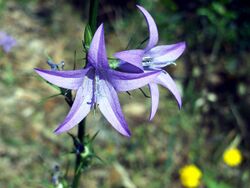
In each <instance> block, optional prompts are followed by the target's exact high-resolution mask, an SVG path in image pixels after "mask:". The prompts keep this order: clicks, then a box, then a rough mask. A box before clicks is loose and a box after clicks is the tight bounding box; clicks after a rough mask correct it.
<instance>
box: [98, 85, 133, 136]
mask: <svg viewBox="0 0 250 188" xmlns="http://www.w3.org/2000/svg"><path fill="white" fill-rule="evenodd" d="M100 87H101V88H100V89H101V95H99V96H98V99H97V103H98V104H99V109H100V111H101V113H102V114H103V115H104V117H105V118H106V119H107V120H108V122H109V123H110V124H111V125H112V126H113V127H114V128H115V129H116V130H117V131H118V132H119V133H121V134H123V135H124V136H130V131H129V128H128V125H127V122H126V120H125V118H124V116H123V114H122V110H121V106H120V103H119V99H118V96H117V93H116V91H115V89H114V88H113V87H112V86H111V85H110V83H109V82H108V81H106V80H100Z"/></svg>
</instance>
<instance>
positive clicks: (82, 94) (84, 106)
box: [54, 76, 93, 134]
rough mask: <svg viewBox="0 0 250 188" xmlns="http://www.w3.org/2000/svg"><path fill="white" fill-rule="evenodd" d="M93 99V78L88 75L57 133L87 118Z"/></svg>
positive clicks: (56, 130)
mask: <svg viewBox="0 0 250 188" xmlns="http://www.w3.org/2000/svg"><path fill="white" fill-rule="evenodd" d="M92 100H93V80H92V79H91V78H88V77H87V76H86V77H85V78H84V84H83V86H81V87H80V88H79V89H78V90H77V93H76V97H75V100H74V103H73V105H72V107H71V109H70V111H69V113H68V115H67V116H66V118H65V119H64V121H63V122H62V123H61V124H60V125H59V126H58V127H57V128H56V129H55V131H54V132H55V134H60V133H62V132H66V131H68V130H70V129H71V128H73V127H74V126H75V125H77V124H78V123H79V122H80V121H81V120H82V119H83V118H85V117H86V116H87V115H88V113H89V112H90V110H91V107H92V106H93V104H92Z"/></svg>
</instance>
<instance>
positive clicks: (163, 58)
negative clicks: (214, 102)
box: [114, 5, 186, 120]
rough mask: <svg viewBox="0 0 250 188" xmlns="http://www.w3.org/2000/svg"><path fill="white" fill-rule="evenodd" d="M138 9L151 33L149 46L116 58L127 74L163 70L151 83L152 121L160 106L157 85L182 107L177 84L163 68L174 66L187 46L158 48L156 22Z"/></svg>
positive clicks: (176, 45) (125, 52)
mask: <svg viewBox="0 0 250 188" xmlns="http://www.w3.org/2000/svg"><path fill="white" fill-rule="evenodd" d="M137 7H138V8H139V10H140V11H141V12H142V14H143V15H144V17H145V19H146V21H147V26H148V31H149V41H148V44H147V46H146V48H145V49H135V50H127V51H122V52H117V53H115V54H114V56H115V57H116V58H118V59H120V60H121V64H120V65H121V66H120V69H123V70H126V71H127V72H151V71H154V70H161V74H159V75H158V76H157V78H156V79H155V80H154V81H152V82H151V83H149V89H150V94H151V103H152V106H151V113H150V120H152V119H153V117H154V116H155V113H156V111H157V108H158V104H159V90H158V86H157V84H160V85H162V86H164V87H166V88H168V89H169V91H170V92H171V93H172V94H173V95H174V97H175V99H176V101H177V103H178V106H179V108H180V107H181V103H182V102H181V96H180V93H179V91H178V89H177V87H176V84H175V82H174V81H173V79H172V78H171V77H170V75H169V74H168V73H167V72H166V71H164V70H162V68H163V67H165V66H167V65H170V64H174V63H173V62H174V61H175V60H176V59H177V58H178V57H179V56H180V55H181V54H182V53H183V51H184V49H185V47H186V44H185V42H180V43H177V44H171V45H159V46H156V44H157V43H158V30H157V26H156V24H155V21H154V19H153V18H152V16H151V15H150V14H149V13H148V12H147V11H146V10H145V9H144V8H143V7H141V6H138V5H137Z"/></svg>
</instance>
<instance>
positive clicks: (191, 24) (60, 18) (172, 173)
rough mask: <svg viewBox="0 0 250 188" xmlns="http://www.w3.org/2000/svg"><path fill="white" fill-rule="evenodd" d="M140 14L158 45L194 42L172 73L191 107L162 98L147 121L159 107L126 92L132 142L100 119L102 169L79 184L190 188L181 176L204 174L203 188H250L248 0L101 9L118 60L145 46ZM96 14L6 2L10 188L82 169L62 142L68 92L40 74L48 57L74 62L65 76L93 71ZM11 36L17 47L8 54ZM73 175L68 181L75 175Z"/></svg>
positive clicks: (1, 57) (62, 0) (148, 1)
mask: <svg viewBox="0 0 250 188" xmlns="http://www.w3.org/2000/svg"><path fill="white" fill-rule="evenodd" d="M136 4H140V5H141V6H143V7H145V8H146V9H147V10H148V11H149V12H150V14H151V15H152V16H153V18H154V19H155V21H156V23H157V26H158V30H159V36H160V41H159V44H173V43H177V42H180V41H186V43H187V48H186V50H185V52H184V54H183V55H182V56H181V58H179V59H178V60H177V61H176V64H177V66H169V67H166V70H167V71H168V72H169V73H170V74H171V75H172V76H173V77H174V79H175V80H176V82H177V84H178V87H179V89H180V91H181V93H182V96H183V107H182V109H181V110H178V107H177V105H176V103H175V101H174V98H173V97H172V95H171V94H170V93H169V92H168V91H167V90H166V89H163V88H161V90H160V105H159V109H158V112H157V114H156V117H155V118H154V120H153V121H152V122H149V121H148V117H149V112H150V99H148V98H145V97H144V96H143V94H142V93H141V92H140V91H134V92H132V93H131V96H129V95H127V94H126V93H125V94H124V93H123V94H121V95H120V99H121V104H122V106H123V111H124V113H125V116H126V119H127V121H128V124H129V126H130V129H131V131H132V137H131V138H129V139H128V138H124V137H122V136H121V135H119V134H118V133H117V132H116V131H114V129H113V128H112V127H111V126H110V125H109V124H108V123H107V121H106V120H105V119H104V118H103V117H102V115H101V114H100V113H99V112H97V113H96V114H94V113H93V112H91V113H90V115H89V116H88V118H87V133H88V134H90V135H94V134H95V133H96V131H98V130H100V132H99V134H98V136H97V138H96V139H95V142H94V148H95V152H96V153H97V154H98V156H99V157H100V158H101V159H102V160H103V161H104V163H103V162H101V161H99V160H97V159H96V160H94V161H93V163H92V166H91V168H90V169H88V170H87V171H86V172H85V173H84V175H83V176H82V181H81V186H82V187H90V188H97V187H98V188H99V187H103V188H108V187H115V188H120V187H125V188H135V187H139V188H140V187H148V188H162V187H166V188H180V187H183V185H182V182H181V180H180V177H179V171H180V169H181V168H182V167H184V166H186V165H189V164H194V165H196V166H197V167H198V168H199V170H200V171H201V173H202V178H201V181H200V183H199V185H198V186H197V187H207V188H235V187H242V188H249V186H250V171H249V169H250V124H249V123H250V114H249V105H250V95H249V94H250V89H249V87H248V86H249V83H250V77H249V72H250V61H249V59H250V53H249V52H250V51H249V50H250V45H249V39H250V22H249V18H250V7H249V6H247V4H246V2H245V1H241V0H210V1H208V0H197V1H184V0H175V1H174V0H137V1H136V0H128V1H115V0H100V7H99V16H98V19H99V23H101V22H104V26H105V40H106V44H107V51H108V55H109V57H112V54H113V53H114V52H116V51H120V50H124V49H125V48H126V47H127V46H128V45H129V47H130V48H134V47H136V46H138V44H139V43H140V42H141V41H143V40H144V39H145V38H146V37H147V35H148V32H147V27H146V23H145V20H144V18H143V16H142V15H141V13H140V12H139V11H138V10H137V8H136V6H135V5H136ZM88 7H89V1H81V0H69V1H66V0H16V1H15V0H8V1H7V0H0V106H1V109H0V187H7V188H12V187H53V186H51V185H52V183H51V182H52V180H51V179H52V178H51V177H52V174H53V172H54V171H55V168H56V171H57V173H59V175H58V176H59V177H60V176H63V175H64V174H65V169H67V168H68V166H72V167H73V164H74V156H73V155H72V154H69V151H71V147H72V140H71V138H70V137H69V136H68V135H67V134H62V135H59V136H56V135H54V134H53V130H54V129H55V128H56V127H57V125H58V124H59V123H60V122H61V121H62V120H63V119H64V117H65V115H66V114H67V112H68V110H69V108H68V105H67V104H66V103H65V101H64V98H63V97H62V96H57V97H51V96H53V95H57V94H58V93H59V91H58V90H57V89H55V88H53V87H51V86H50V85H48V84H46V83H45V82H44V81H43V80H42V79H40V78H39V77H38V75H36V74H35V72H34V70H33V68H35V67H39V68H45V69H49V66H48V65H47V64H46V61H47V58H48V56H49V57H51V58H52V59H53V61H54V62H56V63H59V62H61V61H62V60H64V61H65V66H64V68H65V69H66V70H69V69H72V68H73V66H74V59H75V60H76V66H77V67H78V68H80V67H82V66H83V59H82V58H83V57H85V54H84V52H83V48H82V39H83V33H84V27H85V25H86V22H87V20H88ZM4 37H5V38H8V37H9V38H8V40H9V41H11V44H13V45H14V47H13V48H11V47H12V46H11V47H10V46H9V47H8V46H7V47H6V46H4V42H1V38H2V40H3V38H4ZM75 51H76V57H75V58H74V52H75ZM144 91H145V92H146V93H149V92H148V91H147V88H145V89H144ZM76 130H77V129H76V128H74V129H72V131H71V132H72V133H76ZM231 147H233V148H238V149H239V151H240V152H241V155H242V157H243V160H242V162H241V163H240V164H238V165H237V166H235V167H230V166H228V165H227V164H226V163H225V161H223V153H224V152H225V151H226V150H227V149H228V148H231ZM67 174H68V178H69V179H70V178H71V177H72V175H73V168H72V169H70V170H68V172H67ZM59 181H61V179H60V178H59Z"/></svg>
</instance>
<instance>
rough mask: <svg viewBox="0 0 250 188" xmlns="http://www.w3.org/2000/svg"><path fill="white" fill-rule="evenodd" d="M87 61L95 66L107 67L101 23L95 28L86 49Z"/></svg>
mask: <svg viewBox="0 0 250 188" xmlns="http://www.w3.org/2000/svg"><path fill="white" fill-rule="evenodd" d="M88 61H89V63H91V64H92V65H93V66H94V67H95V68H109V65H108V59H107V55H106V47H105V41H104V30H103V24H101V25H100V26H99V27H98V29H97V30H96V32H95V34H94V37H93V39H92V41H91V44H90V48H89V51H88Z"/></svg>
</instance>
